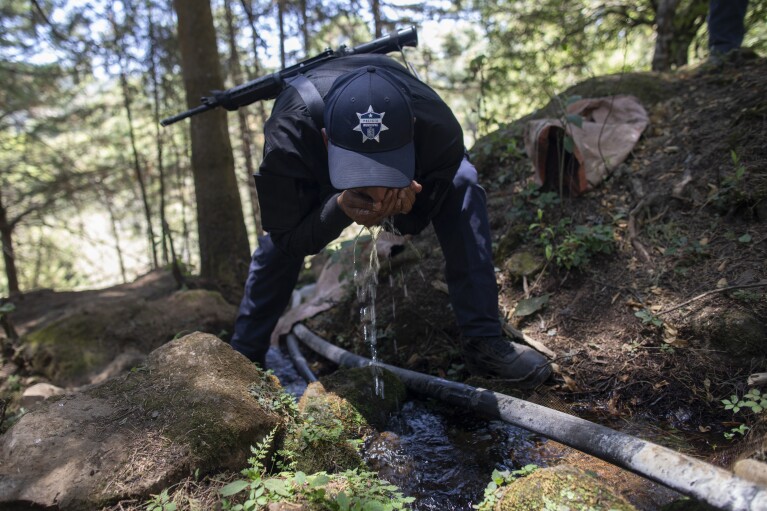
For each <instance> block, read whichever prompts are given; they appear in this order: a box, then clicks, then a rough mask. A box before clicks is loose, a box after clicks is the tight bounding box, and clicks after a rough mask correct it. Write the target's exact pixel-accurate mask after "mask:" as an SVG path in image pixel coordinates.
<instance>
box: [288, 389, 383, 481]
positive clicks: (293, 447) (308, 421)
mask: <svg viewBox="0 0 767 511" xmlns="http://www.w3.org/2000/svg"><path fill="white" fill-rule="evenodd" d="M298 408H299V410H300V412H301V415H300V417H299V421H298V425H297V426H296V427H295V428H294V429H293V430H292V431H290V432H289V433H288V435H287V438H286V439H285V450H286V451H288V452H290V453H291V454H292V455H293V457H294V461H295V468H296V470H301V471H303V472H305V473H309V474H311V473H314V472H329V473H336V472H341V471H344V470H351V469H355V468H360V467H362V466H363V461H362V457H361V456H360V454H359V451H358V449H357V446H358V445H359V444H361V443H362V440H363V439H364V438H365V437H367V436H368V435H370V434H371V433H372V431H373V430H372V428H371V427H370V426H369V425H368V423H367V421H366V420H365V419H364V418H363V417H362V416H361V415H360V414H359V413H358V412H357V410H356V409H355V408H354V407H353V406H352V405H351V404H350V403H349V402H348V401H347V400H345V399H343V398H341V397H339V396H337V395H336V394H333V393H331V392H328V391H326V390H325V387H324V386H323V385H322V384H321V383H319V382H315V383H312V384H311V385H309V386H308V387H307V389H306V391H305V392H304V395H303V396H302V397H301V401H300V402H299V404H298Z"/></svg>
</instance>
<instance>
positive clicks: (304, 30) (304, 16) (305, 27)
mask: <svg viewBox="0 0 767 511" xmlns="http://www.w3.org/2000/svg"><path fill="white" fill-rule="evenodd" d="M298 6H299V8H300V9H301V39H303V41H304V56H306V57H308V56H309V13H307V12H306V0H301V1H300V2H299V4H298Z"/></svg>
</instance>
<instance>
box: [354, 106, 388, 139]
mask: <svg viewBox="0 0 767 511" xmlns="http://www.w3.org/2000/svg"><path fill="white" fill-rule="evenodd" d="M384 115H386V112H381V113H380V114H379V113H376V112H374V111H373V105H370V107H368V111H367V112H365V113H359V112H358V113H357V117H358V118H359V121H360V123H359V124H358V125H357V126H355V127H354V131H361V132H362V142H363V143H364V142H367V141H368V140H375V141H376V142H380V140H379V138H378V136H379V135H380V134H381V132H382V131H386V130H388V129H389V128H388V127H386V125H385V124H384V123H383V116H384Z"/></svg>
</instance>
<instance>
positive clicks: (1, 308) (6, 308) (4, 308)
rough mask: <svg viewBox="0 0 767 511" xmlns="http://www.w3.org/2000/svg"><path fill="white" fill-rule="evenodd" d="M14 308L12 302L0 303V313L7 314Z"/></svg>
mask: <svg viewBox="0 0 767 511" xmlns="http://www.w3.org/2000/svg"><path fill="white" fill-rule="evenodd" d="M15 310H16V306H15V305H13V304H12V303H4V304H2V305H0V314H7V313H9V312H13V311H15Z"/></svg>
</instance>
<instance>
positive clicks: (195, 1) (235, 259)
mask: <svg viewBox="0 0 767 511" xmlns="http://www.w3.org/2000/svg"><path fill="white" fill-rule="evenodd" d="M173 6H174V8H175V9H176V13H177V15H178V39H179V47H180V49H181V64H182V70H183V75H184V88H185V89H186V97H187V106H188V107H189V108H193V107H195V106H197V105H199V99H200V97H201V96H205V95H209V94H210V91H211V90H221V89H223V88H224V87H223V85H224V84H223V80H222V78H221V67H220V62H219V56H218V50H217V47H216V32H215V28H214V26H213V16H212V14H211V9H210V2H209V0H174V1H173ZM226 115H227V114H226V111H225V110H224V109H221V108H217V109H214V110H211V111H209V112H206V113H204V114H202V115H197V116H194V117H192V118H191V140H192V143H191V145H192V173H193V175H194V185H195V186H194V188H195V198H196V202H197V229H198V233H199V242H200V276H201V277H202V278H203V279H205V280H209V281H211V282H212V283H215V284H217V285H218V286H220V288H221V290H222V291H223V292H224V294H225V296H227V298H229V299H232V300H236V299H237V296H238V295H239V294H241V292H242V287H243V284H244V282H245V276H246V274H247V270H248V262H249V260H250V257H249V256H250V249H249V246H248V236H247V231H246V229H245V220H244V218H243V215H242V204H241V201H240V194H239V190H238V188H237V178H236V176H235V173H234V158H233V156H232V145H231V142H230V140H229V131H228V127H227V126H228V125H227V117H226Z"/></svg>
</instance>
